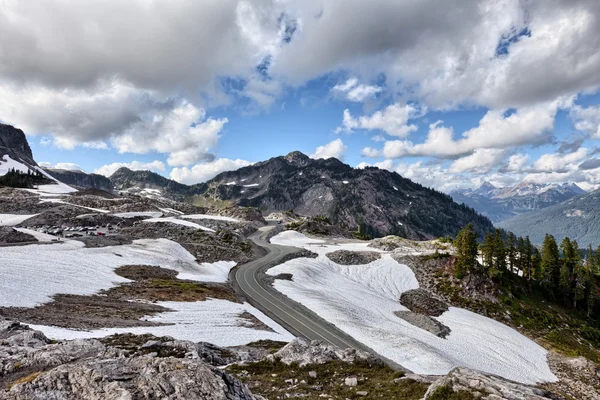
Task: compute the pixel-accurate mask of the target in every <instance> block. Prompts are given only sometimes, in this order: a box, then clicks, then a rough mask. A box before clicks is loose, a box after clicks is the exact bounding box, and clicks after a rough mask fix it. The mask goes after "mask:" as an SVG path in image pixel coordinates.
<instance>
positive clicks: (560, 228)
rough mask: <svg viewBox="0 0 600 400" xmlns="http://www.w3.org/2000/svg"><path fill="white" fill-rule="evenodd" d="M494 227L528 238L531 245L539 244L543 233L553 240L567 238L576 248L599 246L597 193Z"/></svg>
mask: <svg viewBox="0 0 600 400" xmlns="http://www.w3.org/2000/svg"><path fill="white" fill-rule="evenodd" d="M498 226H500V227H502V228H504V229H506V230H509V231H512V232H513V233H515V234H516V235H523V236H524V235H529V237H530V239H531V241H532V242H533V243H541V242H542V241H543V240H544V235H545V234H546V233H549V234H552V235H554V237H555V238H556V239H557V240H559V241H560V240H562V238H563V237H565V236H568V237H569V238H571V239H575V240H577V242H578V243H579V247H581V248H583V247H586V246H587V245H588V244H592V246H594V248H595V247H596V246H597V245H598V243H600V190H596V191H593V192H591V193H586V194H584V195H582V196H576V197H572V198H571V199H569V200H566V201H564V202H562V203H560V204H557V205H553V206H550V207H547V208H544V209H542V210H538V211H533V212H530V213H526V214H521V215H517V216H515V217H513V218H510V219H507V220H506V221H502V222H501V223H499V224H498Z"/></svg>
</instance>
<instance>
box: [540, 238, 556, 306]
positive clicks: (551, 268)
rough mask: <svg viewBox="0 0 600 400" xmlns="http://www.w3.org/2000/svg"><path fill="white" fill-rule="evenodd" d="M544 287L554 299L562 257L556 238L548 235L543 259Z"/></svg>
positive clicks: (545, 240) (543, 248)
mask: <svg viewBox="0 0 600 400" xmlns="http://www.w3.org/2000/svg"><path fill="white" fill-rule="evenodd" d="M540 264H541V270H542V286H543V287H544V288H546V291H547V294H549V295H551V296H552V297H554V296H555V295H556V293H557V290H558V284H559V281H560V255H559V253H558V246H557V244H556V240H555V239H554V236H552V235H548V234H546V236H545V237H544V243H543V244H542V257H541V263H540Z"/></svg>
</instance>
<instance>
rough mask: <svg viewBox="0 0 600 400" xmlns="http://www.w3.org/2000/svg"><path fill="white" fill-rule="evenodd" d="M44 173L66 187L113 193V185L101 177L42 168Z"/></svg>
mask: <svg viewBox="0 0 600 400" xmlns="http://www.w3.org/2000/svg"><path fill="white" fill-rule="evenodd" d="M44 170H45V171H46V172H48V173H49V174H50V175H52V176H53V177H54V178H56V179H58V180H59V181H61V182H63V183H66V184H67V185H73V186H79V187H82V188H86V189H100V190H104V191H107V192H112V191H113V183H112V182H111V180H110V179H108V178H107V177H105V176H103V175H98V174H86V173H85V172H83V171H68V170H65V169H53V168H52V169H51V168H44Z"/></svg>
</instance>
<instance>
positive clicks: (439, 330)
mask: <svg viewBox="0 0 600 400" xmlns="http://www.w3.org/2000/svg"><path fill="white" fill-rule="evenodd" d="M394 314H396V316H398V317H399V318H402V319H403V320H405V321H406V322H408V323H410V324H412V325H414V326H418V327H419V328H421V329H424V330H426V331H428V332H430V333H433V334H434V335H436V336H437V337H441V338H442V339H445V338H446V336H448V335H449V334H450V332H451V331H450V328H448V327H447V326H446V325H444V324H442V323H441V322H440V321H437V320H435V319H433V318H431V317H430V316H429V315H423V314H417V313H414V312H412V311H396V312H395V313H394Z"/></svg>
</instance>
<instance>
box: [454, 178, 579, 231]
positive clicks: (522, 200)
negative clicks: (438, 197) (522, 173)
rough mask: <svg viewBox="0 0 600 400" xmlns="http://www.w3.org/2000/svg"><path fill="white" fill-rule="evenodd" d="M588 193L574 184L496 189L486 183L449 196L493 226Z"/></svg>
mask: <svg viewBox="0 0 600 400" xmlns="http://www.w3.org/2000/svg"><path fill="white" fill-rule="evenodd" d="M585 193H586V192H585V191H584V190H583V189H581V188H580V187H579V186H577V185H576V184H574V183H563V184H538V183H533V182H521V183H519V184H518V185H515V186H508V187H500V188H498V187H495V186H494V185H492V184H491V183H489V182H484V183H483V184H482V185H481V186H480V187H479V188H477V189H474V190H473V189H461V190H455V191H452V192H451V193H450V195H451V196H452V198H453V199H454V200H455V201H456V202H458V203H464V204H466V205H468V206H469V207H472V208H474V209H475V210H477V211H479V212H480V213H481V214H483V215H485V216H487V217H488V218H490V219H491V220H492V221H493V222H496V223H497V222H501V221H504V220H507V219H509V218H512V217H514V216H516V215H520V214H523V213H527V212H530V211H535V210H541V209H544V208H546V207H550V206H553V205H555V204H558V203H561V202H563V201H565V200H568V199H570V198H572V197H575V196H580V195H582V194H585Z"/></svg>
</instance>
